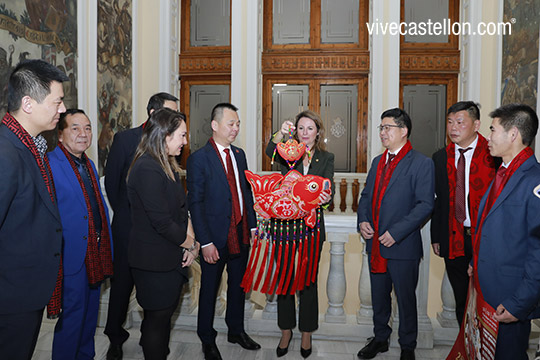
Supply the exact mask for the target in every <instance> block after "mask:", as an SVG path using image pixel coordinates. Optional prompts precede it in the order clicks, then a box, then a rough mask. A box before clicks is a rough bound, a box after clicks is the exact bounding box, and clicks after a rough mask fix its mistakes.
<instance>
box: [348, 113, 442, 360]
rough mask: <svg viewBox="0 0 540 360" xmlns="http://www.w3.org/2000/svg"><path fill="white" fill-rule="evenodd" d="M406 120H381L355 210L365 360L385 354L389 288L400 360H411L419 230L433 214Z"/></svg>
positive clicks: (429, 186) (424, 165)
mask: <svg viewBox="0 0 540 360" xmlns="http://www.w3.org/2000/svg"><path fill="white" fill-rule="evenodd" d="M411 127H412V125H411V119H410V118H409V115H408V114H407V113H406V112H405V111H403V110H402V109H398V108H395V109H390V110H387V111H385V112H383V114H382V115H381V125H380V126H379V136H380V138H381V142H382V145H383V146H384V147H385V148H386V151H385V152H384V153H383V154H382V155H379V156H377V157H376V158H375V159H374V160H373V163H372V164H371V168H370V170H369V173H368V177H367V180H366V186H365V188H364V190H363V191H362V196H361V198H360V202H359V204H358V230H359V231H360V233H361V234H362V237H363V238H364V240H365V241H366V245H367V252H368V254H369V269H370V280H371V298H372V303H373V324H374V333H375V337H374V338H373V339H372V340H371V341H370V342H369V343H368V344H367V345H366V346H365V347H364V348H362V349H361V350H360V351H359V352H358V357H359V358H360V359H371V358H373V357H375V356H376V355H377V354H378V353H380V352H385V351H387V350H388V343H389V339H390V334H391V333H392V328H391V327H390V326H388V320H389V319H390V314H391V312H392V297H391V293H392V286H393V287H394V290H395V293H396V298H397V303H398V307H399V332H398V333H399V344H400V346H401V359H414V349H415V348H416V337H417V334H418V318H417V311H416V293H415V291H416V285H417V283H418V271H419V266H420V259H421V258H422V255H423V253H422V238H421V236H420V229H421V228H422V225H423V224H424V223H425V222H426V220H427V219H428V218H429V215H430V214H431V211H432V210H433V204H434V199H433V198H434V188H433V186H434V174H433V162H432V161H431V159H429V158H427V157H425V156H424V155H422V154H420V153H418V152H416V151H414V150H413V149H412V147H411V143H410V142H409V141H408V137H409V136H410V134H411Z"/></svg>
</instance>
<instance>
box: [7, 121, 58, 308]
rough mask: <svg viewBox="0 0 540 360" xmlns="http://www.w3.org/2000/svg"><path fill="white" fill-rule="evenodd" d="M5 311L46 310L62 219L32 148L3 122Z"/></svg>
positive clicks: (53, 282)
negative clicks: (31, 150) (25, 144)
mask: <svg viewBox="0 0 540 360" xmlns="http://www.w3.org/2000/svg"><path fill="white" fill-rule="evenodd" d="M0 169H2V177H1V183H0V314H13V313H21V312H28V311H34V310H39V309H43V308H44V307H45V305H47V303H48V302H49V299H50V298H51V295H52V293H53V290H54V287H55V284H56V278H57V275H58V268H59V266H60V257H61V251H62V223H61V221H60V214H59V213H58V208H57V205H56V199H55V203H53V202H52V201H51V198H50V195H49V191H48V190H47V187H46V185H45V182H44V181H43V177H42V176H41V173H40V170H39V167H38V165H37V163H36V160H35V159H34V156H33V155H32V153H31V152H30V150H29V149H28V148H27V147H26V146H24V144H23V143H22V142H21V141H20V140H19V138H18V137H17V136H15V134H13V132H11V130H9V129H8V128H7V127H6V126H5V125H0Z"/></svg>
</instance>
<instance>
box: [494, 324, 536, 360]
mask: <svg viewBox="0 0 540 360" xmlns="http://www.w3.org/2000/svg"><path fill="white" fill-rule="evenodd" d="M530 333H531V321H530V320H525V321H521V320H520V321H516V322H513V323H508V324H505V323H499V333H498V335H497V345H496V347H495V360H506V359H512V360H514V359H515V360H520V359H523V360H526V359H528V358H529V357H528V356H527V349H528V348H529V334H530Z"/></svg>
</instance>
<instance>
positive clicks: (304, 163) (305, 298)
mask: <svg viewBox="0 0 540 360" xmlns="http://www.w3.org/2000/svg"><path fill="white" fill-rule="evenodd" d="M291 130H292V131H294V139H295V140H297V141H298V142H303V143H305V144H306V145H307V147H308V149H309V152H308V151H306V153H305V155H304V157H303V159H302V160H299V161H298V162H297V163H296V165H295V166H294V170H297V171H298V172H300V173H301V174H303V175H307V174H310V175H318V176H322V177H324V178H327V179H330V181H331V182H332V193H331V194H328V193H326V192H323V193H321V195H320V198H319V201H320V204H321V205H324V204H328V203H330V201H331V200H332V196H333V194H334V190H335V187H334V154H332V153H330V152H328V151H326V145H325V143H324V139H325V137H324V126H323V123H322V121H321V118H320V117H319V115H318V114H316V113H315V112H313V111H310V110H306V111H303V112H301V113H300V114H298V115H296V121H295V123H294V124H293V123H292V122H290V121H285V122H284V123H283V124H282V125H281V129H280V131H278V132H276V133H275V134H274V135H273V136H272V140H271V141H270V142H269V143H268V146H267V147H266V155H268V156H270V157H272V156H273V155H274V151H275V149H276V146H277V144H278V143H279V142H281V141H282V140H284V139H288V138H289V133H290V131H291ZM276 159H278V161H279V162H280V164H281V173H282V174H283V175H285V174H286V173H287V172H288V171H289V170H290V169H289V166H288V165H287V162H286V161H285V160H284V159H282V158H281V157H279V156H278V155H276ZM320 223H321V229H320V241H321V243H322V242H323V241H324V240H325V228H324V216H322V212H321V221H320ZM320 248H322V246H321V247H320ZM316 260H317V261H319V260H320V257H319V259H316ZM291 283H292V282H291ZM298 296H299V302H300V305H299V317H298V322H299V324H298V329H299V330H300V332H301V333H302V344H301V346H300V353H301V354H302V357H304V358H306V357H308V356H309V355H311V334H312V332H313V331H315V330H317V328H318V327H319V322H318V319H319V302H318V293H317V282H316V281H315V282H314V283H312V284H311V285H309V286H307V287H305V288H304V289H303V290H301V291H299V293H298ZM277 302H278V326H279V328H280V329H281V334H282V335H281V340H280V343H279V345H278V347H277V349H276V354H277V356H278V357H281V356H284V355H285V354H286V353H287V351H288V349H289V343H290V341H291V338H292V329H293V328H294V327H295V326H296V314H295V308H296V301H295V296H294V295H290V294H287V295H278V298H277Z"/></svg>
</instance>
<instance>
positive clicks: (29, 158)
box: [13, 134, 60, 221]
mask: <svg viewBox="0 0 540 360" xmlns="http://www.w3.org/2000/svg"><path fill="white" fill-rule="evenodd" d="M13 136H15V135H14V134H13ZM15 138H16V136H15ZM16 139H17V142H13V143H14V144H15V146H17V148H19V151H20V153H21V158H22V159H23V162H24V165H25V166H26V168H27V170H28V172H29V173H30V174H31V178H32V180H33V181H34V185H35V186H36V189H37V191H38V193H39V196H40V197H41V199H42V200H43V203H45V206H46V207H47V208H48V209H49V211H50V212H51V213H52V214H53V215H54V216H55V217H56V218H57V219H58V221H60V214H59V213H58V207H57V206H56V204H54V203H53V202H52V201H51V195H50V194H49V190H48V189H47V186H46V185H45V181H43V176H41V171H40V170H39V167H38V166H37V163H36V159H34V155H33V154H32V152H30V150H29V149H27V148H26V146H24V144H23V143H22V142H21V141H20V140H19V139H18V138H16ZM49 176H51V177H52V174H49ZM51 185H52V182H51ZM54 201H57V199H54Z"/></svg>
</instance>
